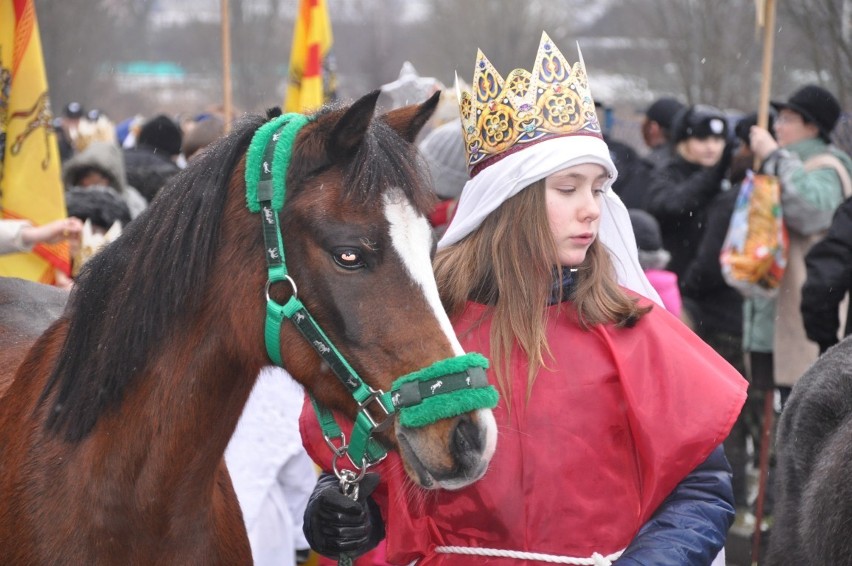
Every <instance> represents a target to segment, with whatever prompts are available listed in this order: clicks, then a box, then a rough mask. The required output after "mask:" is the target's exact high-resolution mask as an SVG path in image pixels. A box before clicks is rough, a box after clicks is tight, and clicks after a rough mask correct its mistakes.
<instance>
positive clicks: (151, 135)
mask: <svg viewBox="0 0 852 566" xmlns="http://www.w3.org/2000/svg"><path fill="white" fill-rule="evenodd" d="M181 140H182V134H181V131H180V128H179V127H178V125H177V124H175V122H174V120H172V119H171V118H169V117H168V116H166V115H164V114H160V115H159V116H155V117H154V118H151V119H150V120H148V121H147V122H145V124H144V125H143V126H142V129H141V130H140V131H139V137H138V138H137V140H136V141H137V143H138V144H139V145H145V146H148V147H150V148H151V149H153V150H155V151H156V152H157V153H160V152H162V153H164V154H165V155H167V156H172V155H177V154H178V153H180V144H181Z"/></svg>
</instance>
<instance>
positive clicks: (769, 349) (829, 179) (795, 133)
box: [743, 85, 852, 399]
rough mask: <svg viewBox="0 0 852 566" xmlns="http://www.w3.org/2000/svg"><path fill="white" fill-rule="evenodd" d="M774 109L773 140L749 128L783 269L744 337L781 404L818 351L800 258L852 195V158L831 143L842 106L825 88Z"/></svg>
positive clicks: (752, 310)
mask: <svg viewBox="0 0 852 566" xmlns="http://www.w3.org/2000/svg"><path fill="white" fill-rule="evenodd" d="M772 106H773V107H774V108H775V110H776V111H777V112H778V117H777V118H776V120H775V124H774V131H775V137H776V138H777V139H775V138H773V136H772V135H771V134H770V133H769V131H767V130H765V129H763V128H761V127H759V126H752V128H751V130H750V142H751V147H752V149H753V151H754V152H755V154H757V156H758V157H759V158H760V160H761V161H762V162H763V166H762V170H763V172H765V173H767V174H769V175H774V176H776V177H778V180H779V181H780V185H781V211H782V215H783V217H784V224H785V225H786V227H787V233H788V236H789V246H788V254H787V268H786V270H785V272H784V277H783V278H782V279H781V283H780V286H779V289H778V294H777V295H776V297H775V298H772V299H767V298H764V297H753V298H749V299H747V300H746V308H745V309H744V311H743V312H744V313H745V315H746V319H745V321H744V327H745V330H744V336H745V337H746V338H747V340H748V343H747V344H745V346H746V349H747V350H750V351H752V352H762V353H764V354H765V355H766V356H768V357H769V358H770V359H771V364H770V366H771V367H772V371H773V378H774V383H775V385H776V386H778V387H779V389H780V390H781V396H782V398H783V399H786V397H787V395H788V394H789V391H790V388H791V387H792V386H793V384H795V383H796V381H797V380H798V379H799V377H801V375H802V374H803V373H804V372H805V370H806V369H807V368H808V367H809V366H810V365H811V364H812V363H813V362H814V361H815V360H816V359H817V357H818V356H819V347H818V346H817V345H816V344H815V343H813V342H811V341H809V340H808V339H807V337H806V335H805V327H804V322H803V320H802V314H801V310H800V305H801V296H802V295H801V289H802V285H803V284H804V282H805V278H806V270H805V255H806V254H807V253H808V250H810V248H811V246H812V245H813V244H814V243H816V242H817V241H818V240H820V239H821V238H822V237H823V236H824V235H825V234H826V232H827V230H828V228H829V226H830V225H831V220H832V217H833V216H834V212H835V211H836V210H837V207H838V206H840V203H842V202H843V200H844V199H846V198H848V197H849V196H850V195H852V158H850V157H849V155H847V154H846V153H845V152H843V151H841V150H839V149H838V148H837V147H835V146H833V145H831V144H829V143H828V140H829V139H830V136H831V133H832V131H833V130H834V128H835V126H836V125H837V121H838V119H839V118H840V104H839V102H838V101H837V99H836V98H835V97H834V95H833V94H832V93H830V92H829V91H827V90H826V89H824V88H822V87H820V86H817V85H806V86H804V87H802V88H800V89H799V90H797V91H796V92H794V93H793V94H792V95H791V96H790V97H789V98H788V99H787V100H786V101H783V102H782V101H774V102H772Z"/></svg>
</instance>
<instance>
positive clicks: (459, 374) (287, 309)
mask: <svg viewBox="0 0 852 566" xmlns="http://www.w3.org/2000/svg"><path fill="white" fill-rule="evenodd" d="M310 120H311V119H310V118H308V117H306V116H303V115H301V114H293V113H291V114H284V115H282V116H279V117H278V118H276V119H274V120H271V121H269V122H267V123H266V124H264V125H263V126H261V127H260V128H259V129H258V130H257V132H255V134H254V137H253V138H252V141H251V144H250V145H249V150H248V156H247V158H246V170H245V182H246V205H247V206H248V209H249V211H251V212H254V213H260V215H261V221H262V224H263V239H264V243H265V247H266V265H267V272H268V278H267V282H266V326H265V330H264V335H265V340H266V351H267V354H268V355H269V358H270V359H271V360H272V361H273V363H275V364H276V365H278V366H281V365H282V361H281V352H280V338H279V336H280V334H281V324H282V322H283V320H284V318H287V319H288V320H290V322H292V323H293V324H294V326H295V327H296V329H297V330H298V331H299V332H300V333H301V334H302V335H303V336H304V337H305V339H306V340H307V341H308V343H310V344H311V346H313V348H314V349H315V350H316V351H317V353H318V354H319V355H320V356H321V357H322V359H323V360H324V361H325V362H326V363H327V364H328V366H329V367H330V368H331V369H332V371H333V372H334V373H335V375H337V377H338V379H340V381H341V383H343V385H344V386H345V387H346V389H347V390H348V391H349V393H350V394H351V395H352V397H353V398H354V399H355V401H356V402H357V403H358V414H357V416H356V418H355V423H354V427H353V429H352V435H351V439H350V441H349V444H348V445H347V444H346V439H345V437H344V435H343V433H342V431H341V430H340V427H339V426H338V425H337V423H336V422H335V420H334V417H333V415H332V413H331V411H330V410H328V409H327V408H326V407H323V406H322V405H320V404H319V403H317V402H316V400H315V399H313V398H312V399H311V400H312V402H313V405H314V409H315V410H316V412H317V418H318V419H319V422H320V426H321V427H322V429H323V435H324V436H325V438H326V441H327V442H328V444H329V446H330V447H331V449H332V451H333V452H334V453H335V461H336V459H337V458H339V457H340V456H342V455H343V454H344V453H345V454H347V455H348V456H349V459H350V460H352V462H353V464H355V466H356V467H358V466H360V469H361V472H362V473H363V470H365V469H366V468H367V467H368V466H370V465H372V464H375V463H377V462H378V461H380V460H381V459H382V458H384V456H385V455H386V450H385V449H384V448H383V447H382V446H381V444H379V442H378V441H377V440H376V439H375V438H373V436H372V435H373V432H375V431H378V430H382V429H384V428H385V427H387V426H388V425H389V424H390V423H391V419H390V418H387V417H386V418H385V419H384V420H382V422H380V423H376V422H375V420H374V419H373V418H372V416H371V415H370V413H369V412H368V411H367V409H368V407H369V406H370V405H371V404H372V403H377V404H378V406H379V408H380V409H381V410H382V411H383V412H384V413H385V414H386V415H388V417H389V416H390V415H392V414H393V413H394V412H396V411H399V419H400V423H401V424H402V425H403V426H406V427H421V426H424V425H427V424H430V423H433V422H435V421H437V420H439V419H442V418H449V417H453V416H456V415H460V414H462V413H466V412H469V411H473V410H476V409H483V408H489V409H490V408H494V407H495V406H496V405H497V399H498V395H497V390H496V389H494V387H493V386H490V385H488V381H487V378H486V377H485V368H487V367H488V360H486V359H485V358H484V357H483V356H481V355H480V354H476V353H469V354H465V355H463V356H457V357H455V358H448V359H445V360H441V361H438V362H436V363H434V364H432V365H431V366H429V367H427V368H424V369H421V370H419V371H416V372H414V373H411V374H409V375H406V376H403V377H401V378H399V379H397V380H396V381H394V383H393V385H392V387H391V391H390V393H385V392H383V391H381V390H378V391H377V390H374V389H373V388H371V387H370V386H369V385H367V384H366V383H364V381H363V380H362V379H361V378H360V377H359V376H358V374H357V372H356V371H355V370H354V369H353V368H352V366H351V365H349V362H347V361H346V359H345V358H344V357H343V355H342V354H341V353H340V352H339V351H338V349H337V348H336V347H335V346H334V344H332V343H331V341H330V340H329V339H328V337H327V336H326V334H325V332H323V330H322V328H320V326H319V324H317V322H316V320H314V318H313V317H312V316H311V314H310V313H309V312H308V311H307V309H306V308H305V306H304V305H303V304H302V302H301V301H300V300H299V299H298V296H297V295H298V291H297V288H296V282H295V281H293V279H292V278H291V277H290V276H289V275H288V273H287V266H286V264H285V260H284V241H283V239H282V236H281V229H280V226H279V222H278V213H279V212H280V211H281V209H282V208H283V206H284V199H285V195H286V186H285V180H286V178H287V169H288V167H289V164H290V159H291V157H292V153H293V142H294V141H295V139H296V136H297V135H298V133H299V130H301V128H302V127H303V126H305V125H306V124H307V123H308V122H310ZM281 281H287V282H289V283H290V285H291V286H292V287H293V294H292V296H291V297H290V299H289V300H288V301H287V302H286V303H285V304H284V305H280V304H278V303H276V302H275V301H274V300H273V299H272V298H271V297H270V296H269V288H270V286H271V285H272V284H273V283H277V282H281ZM335 441H336V442H337V443H338V444H337V445H335ZM338 475H339V474H338Z"/></svg>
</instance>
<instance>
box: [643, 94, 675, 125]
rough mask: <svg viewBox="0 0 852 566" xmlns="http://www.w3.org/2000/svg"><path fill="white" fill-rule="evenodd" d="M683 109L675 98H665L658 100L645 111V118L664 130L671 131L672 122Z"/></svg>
mask: <svg viewBox="0 0 852 566" xmlns="http://www.w3.org/2000/svg"><path fill="white" fill-rule="evenodd" d="M682 109H683V103H682V102H680V101H679V100H677V99H676V98H671V97H668V96H665V97H663V98H658V99H657V100H655V101H654V103H653V104H651V106H649V107H648V109H647V110H646V111H645V117H646V118H648V119H649V120H653V121H654V122H656V123H658V124H659V125H660V126H662V127H663V128H665V129H666V130H671V127H672V120H673V119H674V117H675V115H676V114H677V113H678V112H680V111H681V110H682Z"/></svg>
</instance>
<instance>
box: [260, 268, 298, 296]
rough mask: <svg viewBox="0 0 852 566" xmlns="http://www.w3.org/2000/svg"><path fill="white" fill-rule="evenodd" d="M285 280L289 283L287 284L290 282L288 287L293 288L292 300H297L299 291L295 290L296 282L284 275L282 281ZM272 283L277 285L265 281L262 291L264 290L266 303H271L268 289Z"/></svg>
mask: <svg viewBox="0 0 852 566" xmlns="http://www.w3.org/2000/svg"><path fill="white" fill-rule="evenodd" d="M285 279H286V280H287V281H289V282H290V286H291V287H293V297H294V298H296V299H298V298H299V289H298V288H296V282H295V281H293V278H292V277H290V276H289V275H286V274H285V275H284V279H282V281H284V280H285ZM273 283H278V281H271V280H269V279H267V280H266V288H265V289H264V290H265V292H266V302H267V303H269V302H272V298H271V297H270V296H269V287H270V286H271V285H272V284H273Z"/></svg>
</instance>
